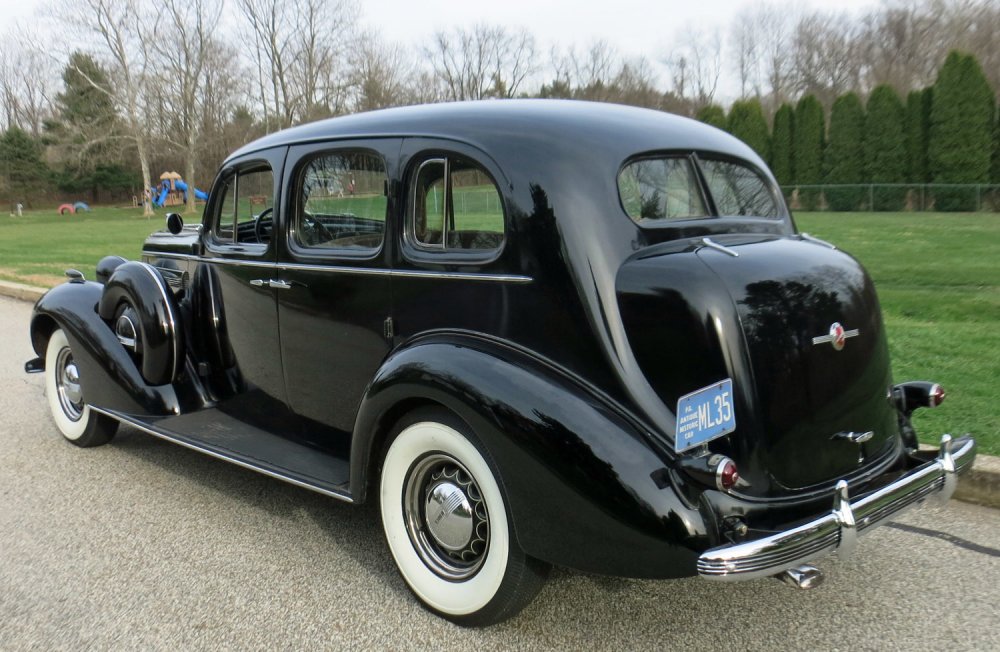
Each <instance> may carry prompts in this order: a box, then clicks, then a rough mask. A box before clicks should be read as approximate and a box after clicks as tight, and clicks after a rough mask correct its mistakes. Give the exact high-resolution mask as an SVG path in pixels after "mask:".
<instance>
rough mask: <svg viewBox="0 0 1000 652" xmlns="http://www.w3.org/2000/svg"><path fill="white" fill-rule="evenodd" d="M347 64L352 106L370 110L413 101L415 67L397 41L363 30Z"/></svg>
mask: <svg viewBox="0 0 1000 652" xmlns="http://www.w3.org/2000/svg"><path fill="white" fill-rule="evenodd" d="M349 65H350V68H351V76H350V80H351V86H352V93H351V95H352V97H351V104H350V106H351V109H352V110H354V111H371V110H373V109H381V108H384V107H389V106H399V105H402V104H409V103H411V102H412V101H413V97H414V88H413V85H414V84H415V80H416V75H417V71H416V70H415V68H414V66H413V64H412V57H411V56H410V55H409V53H408V52H407V51H406V50H405V49H404V48H403V47H402V46H400V45H399V44H396V43H385V42H383V41H382V40H381V39H379V37H378V35H377V34H375V33H367V34H363V35H362V36H361V37H360V38H359V39H358V40H357V45H356V47H355V48H354V51H353V53H352V55H351V57H350V59H349Z"/></svg>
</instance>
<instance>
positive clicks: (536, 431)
mask: <svg viewBox="0 0 1000 652" xmlns="http://www.w3.org/2000/svg"><path fill="white" fill-rule="evenodd" d="M415 401H416V402H420V401H422V402H424V403H428V402H431V403H438V404H440V405H443V406H445V407H446V408H448V409H449V410H451V411H452V412H454V413H455V414H456V415H458V416H459V417H460V418H462V419H463V420H464V421H465V422H466V423H467V424H468V425H469V427H470V428H471V430H472V431H473V432H474V433H475V434H476V436H477V437H478V438H479V440H480V443H481V444H482V446H483V447H484V448H485V449H486V452H487V454H488V456H489V457H490V458H492V460H493V462H494V465H495V468H497V469H498V470H499V475H500V478H499V480H500V484H501V486H502V487H503V490H504V492H505V494H506V496H507V499H508V502H509V505H510V513H511V514H510V515H511V517H512V521H513V523H514V530H515V535H516V536H517V539H518V542H519V543H520V545H521V547H522V548H523V549H524V550H525V552H527V553H528V554H530V555H532V556H534V557H537V558H539V559H543V560H545V561H548V562H551V563H556V564H560V565H563V566H568V567H572V568H576V569H579V570H583V571H588V572H597V573H607V574H615V575H624V576H632V577H680V576H686V575H693V574H694V573H695V564H696V561H697V556H698V552H699V551H700V550H703V549H705V548H706V547H707V546H708V534H707V532H706V526H705V523H704V521H703V519H702V517H701V515H700V514H699V512H698V511H697V510H694V509H690V508H688V507H686V506H685V505H684V503H683V502H682V501H681V500H680V499H679V498H678V496H677V495H676V494H675V493H674V491H673V490H672V489H671V488H670V487H669V486H668V487H667V488H665V489H664V488H660V487H659V486H658V485H657V482H655V481H654V479H653V477H651V475H652V474H656V473H657V472H658V471H660V470H661V469H663V467H664V466H665V465H666V464H667V463H668V461H667V460H666V459H664V458H663V457H661V456H660V455H658V454H657V453H656V451H655V450H654V449H653V448H652V447H651V445H650V444H649V443H648V440H647V439H646V438H645V437H644V436H643V434H642V433H640V432H639V430H638V429H637V428H636V427H634V426H633V425H632V424H631V423H630V421H629V420H628V419H626V418H625V417H624V416H622V414H621V413H620V412H619V411H618V410H616V409H615V408H614V407H613V406H611V405H610V404H609V402H608V401H606V400H604V399H603V398H601V397H600V396H599V395H597V394H596V393H595V392H591V391H588V390H587V389H586V388H585V387H584V386H582V385H581V384H579V383H576V382H574V381H573V379H572V378H571V377H569V376H568V375H567V374H565V373H563V372H561V371H560V370H557V369H556V368H554V367H552V366H550V365H548V364H545V363H544V362H542V361H540V360H538V359H535V358H533V357H532V356H530V355H529V354H527V353H525V352H523V351H520V350H517V349H514V348H511V347H509V346H506V345H504V344H502V343H498V342H493V341H486V340H483V339H479V338H475V337H472V336H466V335H460V334H454V335H452V334H449V335H437V336H432V337H426V338H423V339H421V340H418V341H416V342H414V343H412V344H411V345H410V346H408V347H407V348H405V349H403V350H400V351H398V352H396V353H394V354H393V355H392V356H390V357H389V359H388V360H387V361H386V363H385V364H384V365H383V367H382V368H381V369H380V371H379V373H378V374H377V375H376V377H375V379H374V380H373V382H372V384H371V386H370V387H369V390H368V392H367V394H366V396H365V397H364V399H363V401H362V404H361V408H360V411H359V415H358V420H357V424H356V428H355V436H354V441H353V444H352V455H351V460H352V473H351V487H352V489H353V490H354V494H355V499H356V500H359V501H360V500H363V499H364V491H365V488H366V487H367V486H368V485H367V480H368V479H369V478H368V475H367V474H368V473H369V472H371V474H372V476H371V479H372V480H373V481H374V480H376V479H377V478H376V474H377V469H378V462H379V460H380V456H381V455H382V453H383V450H384V446H385V442H384V441H383V440H382V439H381V438H380V436H379V433H385V432H387V431H389V430H391V428H392V423H389V421H393V422H394V421H395V420H397V419H398V417H399V416H401V415H400V410H399V408H398V406H401V405H412V404H414V402H415ZM373 486H375V483H374V482H373ZM661 486H662V483H661Z"/></svg>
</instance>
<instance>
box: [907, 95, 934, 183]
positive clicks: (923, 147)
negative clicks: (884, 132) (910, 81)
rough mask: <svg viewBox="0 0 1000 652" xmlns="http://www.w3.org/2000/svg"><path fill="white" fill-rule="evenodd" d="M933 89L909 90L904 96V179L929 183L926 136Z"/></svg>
mask: <svg viewBox="0 0 1000 652" xmlns="http://www.w3.org/2000/svg"><path fill="white" fill-rule="evenodd" d="M933 93H934V90H933V89H931V88H925V89H923V90H921V91H910V94H909V95H907V96H906V159H907V164H908V165H907V171H906V180H907V181H908V182H909V183H930V174H929V172H928V170H927V137H928V132H929V131H930V127H931V98H932V97H933Z"/></svg>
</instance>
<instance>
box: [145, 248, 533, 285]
mask: <svg viewBox="0 0 1000 652" xmlns="http://www.w3.org/2000/svg"><path fill="white" fill-rule="evenodd" d="M143 254H144V255H146V256H150V257H151V258H175V259H178V260H191V261H195V262H199V263H219V264H222V265H236V266H240V267H261V268H266V269H272V270H277V271H279V272H281V271H285V270H288V271H304V272H324V273H329V274H360V275H369V276H399V277H405V278H446V279H458V280H464V281H490V282H496V283H531V282H532V281H534V280H535V279H534V278H532V277H530V276H522V275H519V274H484V273H476V272H431V271H427V270H416V269H381V268H374V267H344V266H342V265H312V264H308V263H264V262H259V261H255V260H232V259H231V258H205V257H202V256H192V255H189V254H175V253H157V252H143Z"/></svg>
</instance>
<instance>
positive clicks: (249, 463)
mask: <svg viewBox="0 0 1000 652" xmlns="http://www.w3.org/2000/svg"><path fill="white" fill-rule="evenodd" d="M90 409H91V410H92V411H94V412H97V413H98V414H103V415H104V416H107V417H110V418H112V419H114V420H115V421H118V422H120V423H124V424H126V425H129V426H132V427H133V428H136V429H137V430H141V431H142V432H144V433H146V434H149V435H153V436H154V437H157V438H159V439H163V440H165V441H169V442H172V443H174V444H178V445H180V446H183V447H184V448H190V449H191V450H194V451H198V452H199V453H204V454H205V455H208V456H210V457H214V458H216V459H219V460H223V461H225V462H230V463H231V464H235V465H236V466H241V467H243V468H245V469H250V470H251V471H256V472H257V473H261V474H263V475H266V476H268V477H271V478H275V479H277V480H281V481H283V482H287V483H288V484H292V485H295V486H296V487H302V488H303V489H309V490H310V491H315V492H316V493H320V494H323V495H324V496H329V497H331V498H336V499H337V500H342V501H344V502H347V503H353V502H354V498H353V497H352V496H351V494H350V493H349V492H348V491H347V489H346V488H344V486H343V485H334V484H330V483H328V482H324V481H322V480H320V479H318V478H309V477H305V476H300V475H297V474H295V473H293V472H291V471H287V470H285V469H277V468H274V467H271V466H268V465H266V464H263V463H260V462H258V461H257V460H250V459H246V458H244V457H241V456H240V455H238V454H236V453H233V452H232V451H223V450H219V449H217V448H216V447H214V446H210V445H207V444H204V443H201V442H197V441H194V440H191V439H189V438H187V437H185V436H183V435H179V434H177V433H174V432H171V431H169V430H166V429H163V428H158V427H156V426H155V425H152V424H149V423H145V422H143V421H140V420H138V419H136V418H134V417H131V416H129V415H127V414H122V413H120V412H116V411H114V410H105V409H103V408H98V407H94V406H93V405H91V406H90Z"/></svg>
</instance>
